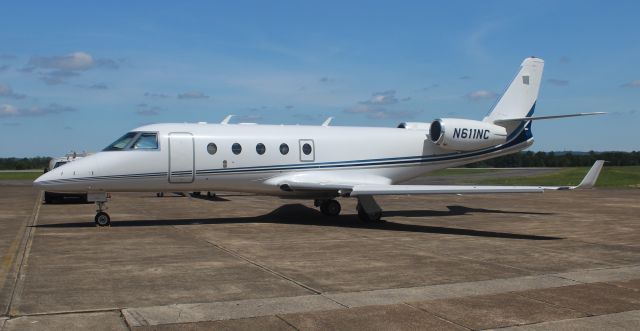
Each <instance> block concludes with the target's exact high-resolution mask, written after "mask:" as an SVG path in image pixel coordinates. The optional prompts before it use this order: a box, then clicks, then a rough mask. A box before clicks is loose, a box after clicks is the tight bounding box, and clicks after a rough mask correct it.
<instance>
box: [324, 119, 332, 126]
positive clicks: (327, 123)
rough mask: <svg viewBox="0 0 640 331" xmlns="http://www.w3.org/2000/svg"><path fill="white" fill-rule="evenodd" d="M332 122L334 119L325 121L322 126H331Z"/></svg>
mask: <svg viewBox="0 0 640 331" xmlns="http://www.w3.org/2000/svg"><path fill="white" fill-rule="evenodd" d="M332 120H333V117H329V118H327V119H326V120H324V122H322V126H329V124H330V123H331V121H332Z"/></svg>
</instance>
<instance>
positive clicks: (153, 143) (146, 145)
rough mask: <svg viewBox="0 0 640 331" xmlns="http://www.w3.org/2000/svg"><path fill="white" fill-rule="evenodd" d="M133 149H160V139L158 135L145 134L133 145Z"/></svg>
mask: <svg viewBox="0 0 640 331" xmlns="http://www.w3.org/2000/svg"><path fill="white" fill-rule="evenodd" d="M131 149H158V138H157V134H156V133H151V132H143V133H141V134H140V136H139V137H138V139H136V142H134V143H133V145H131Z"/></svg>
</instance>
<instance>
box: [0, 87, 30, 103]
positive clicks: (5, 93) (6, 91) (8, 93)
mask: <svg viewBox="0 0 640 331" xmlns="http://www.w3.org/2000/svg"><path fill="white" fill-rule="evenodd" d="M0 97H5V98H13V99H24V98H26V97H27V96H26V95H24V94H20V93H16V92H14V91H13V89H11V86H9V85H4V84H0Z"/></svg>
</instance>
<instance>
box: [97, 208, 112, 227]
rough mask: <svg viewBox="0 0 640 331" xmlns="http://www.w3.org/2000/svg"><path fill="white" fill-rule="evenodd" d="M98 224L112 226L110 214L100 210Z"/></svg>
mask: <svg viewBox="0 0 640 331" xmlns="http://www.w3.org/2000/svg"><path fill="white" fill-rule="evenodd" d="M95 222H96V226H111V217H109V214H107V213H105V212H103V211H99V212H98V213H97V214H96V217H95Z"/></svg>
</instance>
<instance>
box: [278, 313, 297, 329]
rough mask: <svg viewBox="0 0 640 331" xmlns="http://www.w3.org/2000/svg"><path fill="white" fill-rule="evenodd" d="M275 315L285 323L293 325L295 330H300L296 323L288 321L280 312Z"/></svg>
mask: <svg viewBox="0 0 640 331" xmlns="http://www.w3.org/2000/svg"><path fill="white" fill-rule="evenodd" d="M275 316H276V317H277V318H278V319H280V320H281V321H283V322H284V323H285V324H287V325H288V326H290V327H292V328H293V329H294V330H297V331H300V329H298V328H297V327H296V326H295V325H293V324H291V323H289V321H287V320H286V319H285V318H284V317H282V316H280V314H276V315H275Z"/></svg>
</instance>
